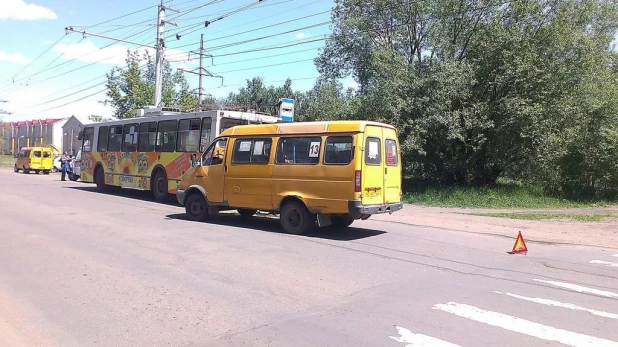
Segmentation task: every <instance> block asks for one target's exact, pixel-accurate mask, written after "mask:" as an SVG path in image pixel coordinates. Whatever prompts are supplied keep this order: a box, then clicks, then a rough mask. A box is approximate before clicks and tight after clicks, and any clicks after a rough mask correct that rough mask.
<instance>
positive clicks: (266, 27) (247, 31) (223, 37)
mask: <svg viewBox="0 0 618 347" xmlns="http://www.w3.org/2000/svg"><path fill="white" fill-rule="evenodd" d="M329 12H331V10H328V11H322V12H318V13H314V14H310V15H307V16H302V17H298V18H294V19H290V20H287V21H283V22H279V23H275V24H271V25H267V26H263V27H260V28H254V29H251V30H246V31H242V32H237V33H233V34H230V35H226V36H220V37H217V38H214V39H209V40H205V41H204V42H205V43H206V42H212V41H217V40H221V39H225V38H228V37H232V36H238V35H243V34H247V33H252V32H255V31H258V30H262V29H268V28H272V27H275V26H279V25H283V24H287V23H291V22H296V21H299V20H302V19H307V18H311V17H315V16H318V15H321V14H325V13H329ZM301 30H302V29H301ZM180 47H182V46H180ZM177 48H178V47H174V48H173V49H177ZM208 50H212V48H209V49H208ZM177 54H180V53H177Z"/></svg>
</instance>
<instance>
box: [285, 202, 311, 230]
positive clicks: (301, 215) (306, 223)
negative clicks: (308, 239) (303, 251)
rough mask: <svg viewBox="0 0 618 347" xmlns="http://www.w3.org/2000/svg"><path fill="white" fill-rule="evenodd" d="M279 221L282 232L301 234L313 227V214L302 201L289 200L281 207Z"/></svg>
mask: <svg viewBox="0 0 618 347" xmlns="http://www.w3.org/2000/svg"><path fill="white" fill-rule="evenodd" d="M279 222H280V223H281V228H282V229H283V231H284V232H286V233H288V234H294V235H303V234H305V233H307V232H308V231H310V230H311V229H313V228H314V227H315V215H313V214H311V213H310V212H309V210H307V207H305V205H304V204H303V203H301V202H299V201H289V202H286V203H285V204H284V205H283V206H282V207H281V211H280V213H279Z"/></svg>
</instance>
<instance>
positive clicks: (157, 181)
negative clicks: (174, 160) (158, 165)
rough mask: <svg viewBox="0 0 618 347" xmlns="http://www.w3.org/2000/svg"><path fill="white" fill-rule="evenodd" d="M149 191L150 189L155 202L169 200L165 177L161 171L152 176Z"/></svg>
mask: <svg viewBox="0 0 618 347" xmlns="http://www.w3.org/2000/svg"><path fill="white" fill-rule="evenodd" d="M150 189H152V195H153V197H154V199H155V201H156V202H167V200H168V199H169V193H168V192H167V177H165V173H163V171H161V170H158V171H157V173H156V174H155V175H154V178H153V180H152V183H151V185H150Z"/></svg>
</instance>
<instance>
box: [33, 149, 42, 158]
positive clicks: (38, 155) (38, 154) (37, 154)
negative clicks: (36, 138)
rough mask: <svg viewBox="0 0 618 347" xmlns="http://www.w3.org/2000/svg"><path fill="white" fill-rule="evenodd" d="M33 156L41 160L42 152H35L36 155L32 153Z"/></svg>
mask: <svg viewBox="0 0 618 347" xmlns="http://www.w3.org/2000/svg"><path fill="white" fill-rule="evenodd" d="M32 156H33V157H34V158H40V157H41V151H34V153H32Z"/></svg>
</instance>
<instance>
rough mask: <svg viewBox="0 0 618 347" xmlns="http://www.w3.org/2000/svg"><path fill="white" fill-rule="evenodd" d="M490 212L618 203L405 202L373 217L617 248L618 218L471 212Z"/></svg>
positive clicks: (596, 210)
mask: <svg viewBox="0 0 618 347" xmlns="http://www.w3.org/2000/svg"><path fill="white" fill-rule="evenodd" d="M487 212H496V213H499V212H544V213H573V214H585V213H616V214H618V207H607V208H594V209H586V208H581V209H560V210H556V209H551V210H550V209H548V210H539V209H534V210H521V209H513V210H486V209H456V208H439V207H424V206H416V205H405V206H404V209H403V210H402V211H398V212H395V213H393V214H392V215H388V214H386V215H374V216H372V217H371V219H372V220H375V221H387V222H395V223H402V224H408V225H416V226H425V227H434V228H444V229H449V230H454V231H461V232H470V233H478V234H488V235H495V236H502V237H510V238H513V240H515V238H516V237H517V234H518V233H519V231H521V232H522V234H523V236H524V238H525V239H526V241H527V242H538V243H549V244H557V245H559V244H568V245H581V246H593V247H601V248H608V249H618V219H608V220H604V221H600V222H578V221H563V220H519V219H509V218H498V217H486V216H476V215H472V213H487Z"/></svg>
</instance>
